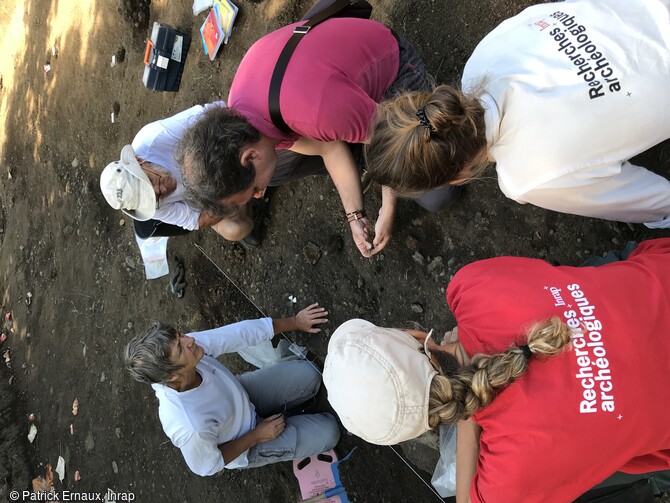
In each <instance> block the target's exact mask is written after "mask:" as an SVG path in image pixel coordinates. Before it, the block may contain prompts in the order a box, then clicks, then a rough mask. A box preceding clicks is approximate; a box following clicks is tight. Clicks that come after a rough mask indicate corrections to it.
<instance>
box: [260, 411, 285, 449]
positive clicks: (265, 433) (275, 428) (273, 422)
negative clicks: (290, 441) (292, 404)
mask: <svg viewBox="0 0 670 503" xmlns="http://www.w3.org/2000/svg"><path fill="white" fill-rule="evenodd" d="M285 428H286V422H285V421H284V416H283V415H281V414H275V415H274V416H270V417H266V418H265V419H263V421H262V422H261V424H259V425H258V426H256V428H254V433H255V435H256V440H257V441H258V443H261V442H269V441H270V440H274V439H275V438H277V437H278V436H279V435H281V434H282V433H283V432H284V429H285Z"/></svg>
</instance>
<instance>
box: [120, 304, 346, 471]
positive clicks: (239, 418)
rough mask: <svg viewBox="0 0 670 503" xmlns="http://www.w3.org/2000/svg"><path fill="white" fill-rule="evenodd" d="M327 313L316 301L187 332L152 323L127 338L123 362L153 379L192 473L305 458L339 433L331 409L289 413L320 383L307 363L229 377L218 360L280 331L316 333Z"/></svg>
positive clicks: (166, 425) (167, 426)
mask: <svg viewBox="0 0 670 503" xmlns="http://www.w3.org/2000/svg"><path fill="white" fill-rule="evenodd" d="M327 314H328V312H327V311H326V310H325V309H324V308H321V307H319V306H318V304H313V305H311V306H309V307H307V308H305V309H303V310H302V311H300V312H299V313H298V314H297V315H296V316H295V317H292V318H281V319H271V318H262V319H258V320H246V321H241V322H239V323H234V324H232V325H226V326H223V327H219V328H215V329H212V330H206V331H204V332H194V333H190V334H183V333H181V332H179V331H178V330H176V329H175V328H173V327H171V326H168V325H164V324H162V323H159V322H155V323H154V324H153V325H152V326H151V327H150V328H149V329H148V330H147V331H146V332H145V333H143V334H141V335H138V336H136V337H134V338H133V339H132V340H131V341H130V342H129V343H128V345H127V346H126V348H125V350H124V353H123V360H124V363H125V365H126V367H127V368H128V370H129V372H130V374H131V376H132V377H133V378H134V379H135V380H137V381H140V382H145V383H150V384H151V386H152V388H153V389H154V391H155V392H156V396H157V397H158V401H159V406H158V413H159V417H160V420H161V423H162V425H163V430H164V431H165V433H166V434H167V436H168V437H169V438H170V440H171V441H172V443H173V444H174V445H175V446H176V447H178V448H179V449H181V452H182V454H183V456H184V459H185V460H186V464H187V465H188V467H189V468H190V469H191V470H192V471H193V472H194V473H196V474H197V475H201V476H207V475H214V474H215V473H217V472H220V471H221V470H222V469H224V468H251V467H257V466H262V465H265V464H269V463H275V462H278V461H288V460H292V459H294V458H301V457H307V456H311V455H314V454H319V453H321V452H325V451H327V450H330V449H332V448H333V447H334V446H335V444H337V442H338V440H339V436H340V431H339V427H338V425H337V421H336V420H335V418H334V417H333V416H332V415H330V414H327V413H324V414H303V415H291V414H295V412H296V408H297V407H298V406H299V405H301V404H303V403H304V402H305V401H307V400H309V399H311V398H313V397H314V396H315V395H316V393H317V391H318V390H319V387H320V385H321V376H320V373H319V371H318V370H317V369H316V367H315V366H314V365H313V364H312V362H309V361H307V360H293V361H286V362H281V363H276V364H274V365H270V366H267V367H264V368H262V369H260V370H256V371H254V372H248V373H246V374H242V375H239V376H234V375H233V374H232V373H231V372H230V371H229V370H228V369H227V368H226V367H225V366H224V365H223V364H221V363H220V362H219V361H217V360H216V359H215V358H216V357H217V356H220V355H222V354H225V353H234V352H237V351H241V350H243V349H246V348H248V347H251V346H254V345H256V344H258V343H260V342H262V341H266V340H270V339H271V338H272V337H273V336H274V335H275V334H279V333H280V332H287V331H291V330H302V331H304V332H309V333H317V332H319V331H320V329H318V328H315V325H318V324H321V323H325V322H326V321H328V320H327V319H326V318H325V317H326V315H327Z"/></svg>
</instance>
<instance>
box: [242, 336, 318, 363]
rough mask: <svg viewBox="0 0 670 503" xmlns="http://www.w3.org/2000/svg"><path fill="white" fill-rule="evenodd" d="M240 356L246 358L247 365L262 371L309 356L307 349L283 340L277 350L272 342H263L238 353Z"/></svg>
mask: <svg viewBox="0 0 670 503" xmlns="http://www.w3.org/2000/svg"><path fill="white" fill-rule="evenodd" d="M238 354H239V355H240V356H241V357H242V358H244V360H245V361H246V362H247V363H250V364H251V365H253V366H254V367H258V368H259V369H262V368H263V367H267V366H268V365H274V364H275V363H279V362H288V361H291V360H299V359H304V358H305V356H306V354H307V349H306V348H304V347H302V346H298V345H297V344H295V343H289V342H288V341H287V340H285V339H282V340H280V341H279V344H277V347H276V348H274V347H272V342H270V341H263V342H261V343H260V344H256V345H255V346H250V347H248V348H246V349H243V350H242V351H238Z"/></svg>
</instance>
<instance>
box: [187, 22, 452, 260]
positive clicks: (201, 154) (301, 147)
mask: <svg viewBox="0 0 670 503" xmlns="http://www.w3.org/2000/svg"><path fill="white" fill-rule="evenodd" d="M297 25H298V23H296V24H292V25H289V26H285V27H283V28H280V29H279V30H276V31H274V32H272V33H270V34H268V35H266V36H265V37H263V38H261V39H260V40H258V41H257V42H256V43H255V44H254V45H253V46H252V47H251V48H250V49H249V51H248V52H247V53H246V55H245V56H244V58H243V59H242V62H241V63H240V66H239V67H238V69H237V72H236V74H235V77H234V79H233V83H232V85H231V88H230V96H229V99H228V105H229V107H230V108H229V109H228V110H225V111H222V110H218V111H211V113H209V112H207V113H205V114H204V115H203V117H202V119H201V120H199V121H198V123H196V124H195V125H194V126H193V127H192V128H191V129H190V130H189V131H187V132H186V134H185V136H184V139H183V140H182V142H181V147H180V149H179V152H178V155H177V159H178V161H179V163H180V164H181V165H182V172H183V178H184V184H185V186H186V187H187V189H189V192H190V194H191V200H192V201H193V202H195V203H196V204H197V205H198V206H201V207H203V208H205V209H209V210H210V211H217V208H218V209H219V210H220V207H221V205H223V206H228V207H230V206H243V205H246V204H247V203H248V202H249V201H250V200H251V199H252V198H253V197H254V196H255V195H258V194H259V193H262V191H263V190H264V189H265V188H266V187H267V186H275V185H281V184H283V183H285V182H288V181H291V180H295V179H297V178H301V177H303V176H307V175H311V174H325V173H326V172H327V174H328V175H330V177H331V178H332V180H333V183H334V184H335V187H336V189H337V191H338V193H339V195H340V199H341V201H342V205H343V207H344V212H345V216H346V219H347V221H348V222H349V225H350V227H351V232H352V236H353V239H354V242H355V243H356V245H357V247H358V249H359V250H360V252H361V254H362V255H363V256H365V257H369V256H372V255H374V254H375V253H378V252H379V251H381V250H382V249H383V248H384V246H386V244H387V242H388V240H389V239H390V237H391V232H392V227H393V221H394V218H395V211H396V198H395V195H394V194H393V192H392V191H390V190H387V189H386V188H382V206H381V208H380V210H379V217H378V218H377V222H376V225H375V229H374V236H372V232H371V231H370V230H369V229H368V222H367V217H366V213H365V207H364V204H363V191H362V189H361V182H360V175H359V171H358V168H357V161H356V160H355V158H354V152H352V148H351V145H350V144H361V143H363V142H365V141H366V139H367V136H368V128H369V126H370V123H371V122H372V116H373V114H374V113H375V110H376V108H377V104H378V103H379V102H380V101H381V100H382V99H384V98H388V97H391V96H394V95H395V94H397V93H399V92H401V91H404V90H421V89H427V88H428V87H429V82H428V80H427V78H426V71H425V68H424V66H423V63H422V61H421V58H420V57H419V56H418V54H417V53H416V51H415V50H414V49H413V47H412V46H411V45H410V44H409V43H408V42H407V41H406V40H405V39H403V38H402V37H398V36H396V35H395V34H394V33H393V32H392V31H391V29H389V28H388V27H386V26H384V25H382V24H380V23H378V22H376V21H371V20H368V19H357V18H333V19H328V20H326V21H324V22H322V23H321V24H319V25H317V26H315V27H313V28H311V29H310V31H309V33H308V34H306V35H305V36H304V37H303V39H302V40H301V41H300V43H299V44H298V46H297V47H296V49H295V52H294V53H293V54H292V56H291V59H290V61H289V64H288V67H287V69H286V73H285V74H284V77H283V80H282V85H281V94H280V105H281V114H282V117H283V119H284V122H285V123H286V124H287V125H288V126H289V127H290V128H291V130H292V131H293V132H292V133H286V132H283V131H282V130H280V129H279V128H277V127H276V126H275V125H274V124H273V122H272V120H271V118H270V112H269V103H268V95H269V89H270V81H271V77H272V73H273V70H274V68H275V65H276V63H277V59H278V57H279V54H280V52H281V51H282V49H283V47H284V46H285V44H286V42H287V41H288V40H289V38H290V37H291V36H292V35H293V31H294V29H295V27H296V26H297ZM348 144H349V145H348ZM277 149H279V150H282V149H290V150H292V151H293V152H295V153H296V154H300V155H297V156H296V158H295V163H294V165H293V166H287V167H286V168H287V169H285V170H283V171H282V172H280V170H277V165H276V152H275V151H276V150H277ZM354 150H355V151H357V152H358V153H359V154H360V148H355V149H354ZM305 156H307V157H305ZM324 165H325V167H324ZM459 194H460V188H455V187H447V188H443V189H438V190H437V191H434V192H433V193H432V194H430V195H425V196H422V197H421V198H418V199H417V202H418V203H419V204H421V205H422V206H424V207H425V208H427V209H429V210H431V211H438V210H439V209H441V208H443V207H445V206H446V205H447V204H449V203H450V202H452V201H453V200H455V199H456V198H457V197H458V195H459Z"/></svg>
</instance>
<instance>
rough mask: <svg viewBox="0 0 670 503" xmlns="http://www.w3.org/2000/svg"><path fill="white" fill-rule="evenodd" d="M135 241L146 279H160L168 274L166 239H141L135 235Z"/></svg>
mask: <svg viewBox="0 0 670 503" xmlns="http://www.w3.org/2000/svg"><path fill="white" fill-rule="evenodd" d="M135 241H137V246H138V247H139V248H140V254H141V255H142V261H143V262H144V272H145V273H146V275H147V279H156V278H160V277H161V276H165V275H166V274H168V273H169V272H170V266H169V265H168V260H167V242H168V238H167V237H152V238H147V239H142V238H141V237H139V236H138V235H137V234H135Z"/></svg>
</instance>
